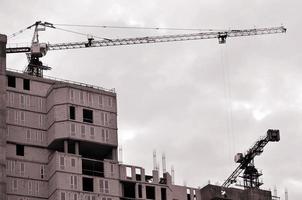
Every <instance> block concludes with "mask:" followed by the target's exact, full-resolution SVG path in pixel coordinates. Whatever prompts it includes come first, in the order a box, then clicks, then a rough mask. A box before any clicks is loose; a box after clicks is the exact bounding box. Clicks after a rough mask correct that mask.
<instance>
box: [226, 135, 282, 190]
mask: <svg viewBox="0 0 302 200" xmlns="http://www.w3.org/2000/svg"><path fill="white" fill-rule="evenodd" d="M279 141H280V132H279V130H273V129H269V130H268V131H267V133H266V136H264V137H262V138H260V139H259V140H258V141H257V142H256V143H255V144H254V145H253V146H252V147H251V148H250V149H249V150H248V151H247V152H246V154H245V155H243V154H242V153H237V154H236V155H235V162H236V163H239V166H238V167H237V168H236V169H235V170H234V171H233V173H232V174H231V175H230V176H229V177H228V178H227V180H226V181H225V182H224V183H223V184H222V187H229V186H230V185H231V184H233V183H236V182H237V178H238V177H239V175H240V174H241V173H242V172H243V175H242V176H240V177H241V178H243V186H244V188H259V187H260V186H261V185H262V183H261V182H259V177H260V176H261V175H262V174H261V173H260V172H258V170H257V169H256V168H255V165H254V158H255V157H256V156H259V155H260V154H261V153H262V152H263V150H264V147H265V146H266V145H267V143H269V142H279Z"/></svg>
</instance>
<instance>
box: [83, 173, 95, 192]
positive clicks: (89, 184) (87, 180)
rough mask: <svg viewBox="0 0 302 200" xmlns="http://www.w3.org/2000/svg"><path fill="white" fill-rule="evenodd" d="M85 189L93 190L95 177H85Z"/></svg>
mask: <svg viewBox="0 0 302 200" xmlns="http://www.w3.org/2000/svg"><path fill="white" fill-rule="evenodd" d="M83 191H88V192H93V178H88V177H83Z"/></svg>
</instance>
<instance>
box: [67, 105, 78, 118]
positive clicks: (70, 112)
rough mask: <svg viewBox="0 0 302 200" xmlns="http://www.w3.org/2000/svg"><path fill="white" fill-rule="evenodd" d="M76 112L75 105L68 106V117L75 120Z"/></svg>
mask: <svg viewBox="0 0 302 200" xmlns="http://www.w3.org/2000/svg"><path fill="white" fill-rule="evenodd" d="M75 118H76V113H75V107H74V106H69V119H72V120H75Z"/></svg>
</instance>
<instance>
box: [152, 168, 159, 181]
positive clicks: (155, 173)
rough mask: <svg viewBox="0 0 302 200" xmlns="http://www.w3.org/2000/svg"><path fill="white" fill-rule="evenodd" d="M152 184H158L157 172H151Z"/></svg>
mask: <svg viewBox="0 0 302 200" xmlns="http://www.w3.org/2000/svg"><path fill="white" fill-rule="evenodd" d="M152 176H153V183H155V184H157V183H159V174H158V171H157V170H152Z"/></svg>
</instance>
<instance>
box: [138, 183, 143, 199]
mask: <svg viewBox="0 0 302 200" xmlns="http://www.w3.org/2000/svg"><path fill="white" fill-rule="evenodd" d="M138 198H143V188H142V185H138Z"/></svg>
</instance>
